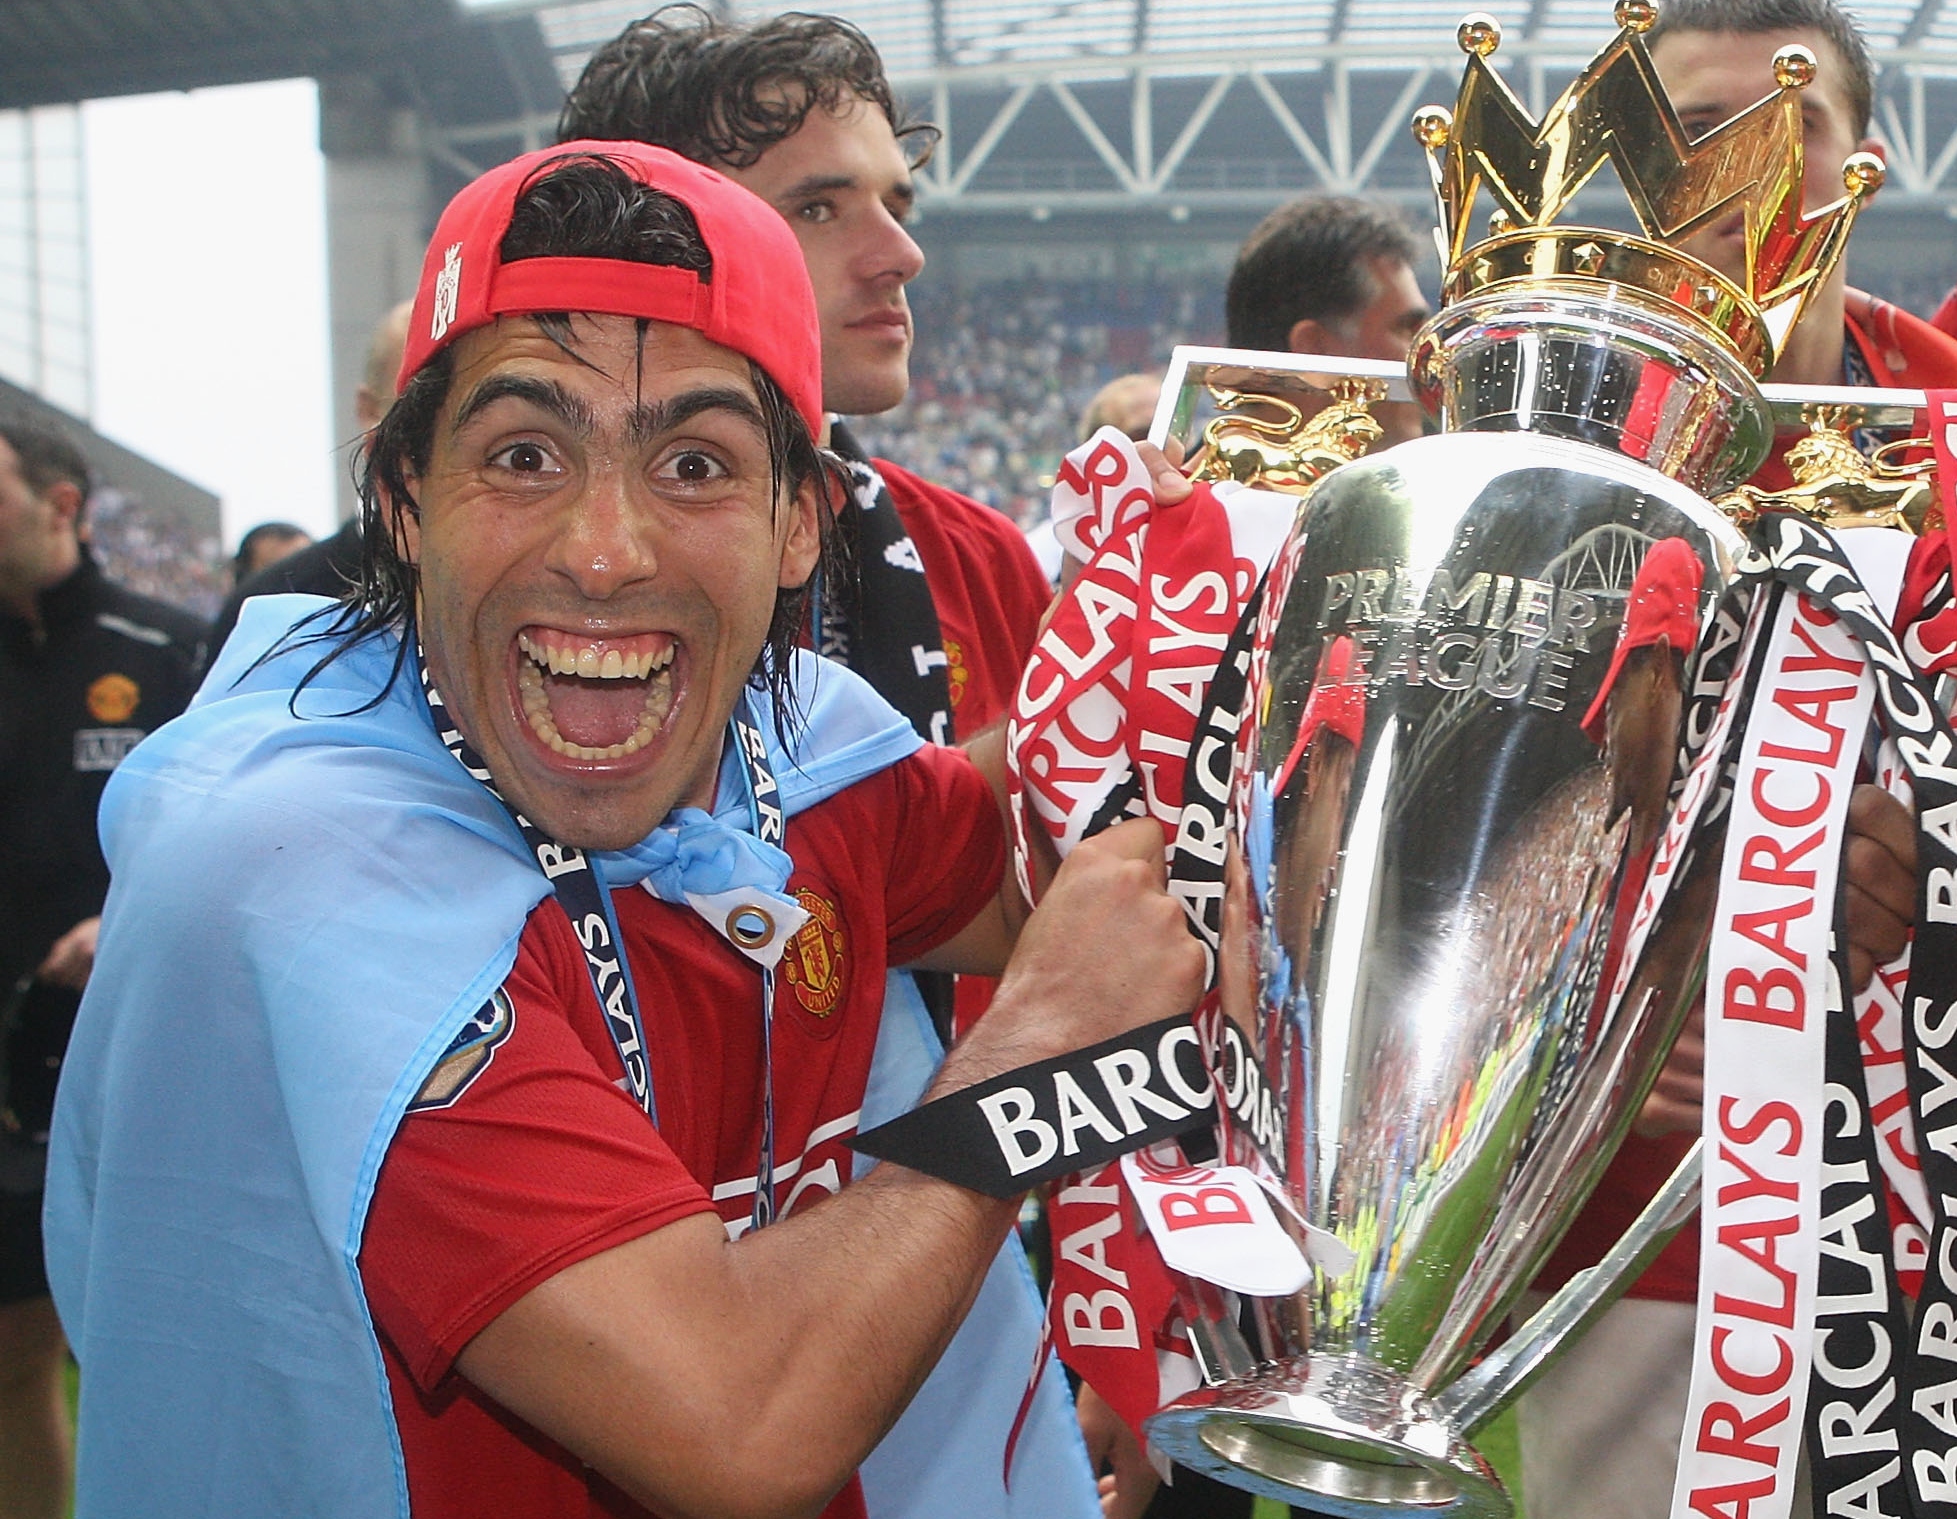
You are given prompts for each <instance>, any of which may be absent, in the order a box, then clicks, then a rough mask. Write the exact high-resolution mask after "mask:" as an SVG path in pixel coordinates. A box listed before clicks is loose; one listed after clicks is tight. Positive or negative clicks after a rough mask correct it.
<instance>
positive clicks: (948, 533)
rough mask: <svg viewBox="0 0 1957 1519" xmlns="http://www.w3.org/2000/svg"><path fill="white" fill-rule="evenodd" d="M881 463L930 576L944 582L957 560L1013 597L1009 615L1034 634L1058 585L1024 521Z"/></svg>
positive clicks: (995, 591)
mask: <svg viewBox="0 0 1957 1519" xmlns="http://www.w3.org/2000/svg"><path fill="white" fill-rule="evenodd" d="M875 464H876V467H877V471H878V473H880V474H881V475H882V476H883V479H884V483H885V484H886V485H887V486H889V487H890V499H891V501H892V502H894V503H895V504H896V507H897V512H898V515H900V516H901V517H902V518H903V519H904V526H905V528H906V529H907V530H908V531H909V532H910V535H911V537H912V539H913V540H914V541H915V542H916V543H917V547H918V553H919V554H920V555H921V556H923V559H924V573H925V577H926V578H927V579H930V578H931V577H932V575H933V574H934V572H935V573H936V574H937V576H938V579H939V581H940V582H942V579H943V575H944V570H945V569H946V568H949V565H948V564H947V561H956V562H957V563H958V564H959V565H960V566H961V572H962V574H963V576H964V578H966V579H968V580H976V581H978V582H980V583H982V584H984V585H987V586H989V587H990V588H991V594H992V595H993V596H994V597H1004V598H1008V602H1007V604H1008V606H1009V607H1010V608H1011V611H1010V612H1009V613H1008V616H1009V619H1010V620H1011V621H1012V622H1013V623H1014V624H1015V626H1016V625H1017V624H1020V623H1024V624H1025V627H1024V629H1023V630H1021V631H1023V633H1024V634H1025V635H1026V636H1029V637H1030V634H1031V628H1032V624H1033V623H1036V622H1038V620H1039V616H1040V613H1041V612H1042V611H1044V610H1045V608H1046V603H1047V599H1048V597H1049V596H1050V594H1051V591H1052V587H1051V584H1050V583H1049V582H1048V580H1047V578H1046V572H1045V571H1043V570H1042V569H1041V568H1040V561H1039V560H1038V559H1037V558H1036V557H1034V554H1033V550H1032V547H1031V546H1030V545H1029V544H1028V543H1027V542H1026V535H1025V534H1024V533H1023V532H1021V531H1020V529H1019V525H1018V524H1017V523H1015V522H1013V521H1012V519H1011V518H1009V517H1007V516H1006V515H1005V513H1003V512H998V511H994V510H993V509H992V508H991V507H989V506H987V505H985V504H984V503H983V502H981V501H974V500H973V499H972V498H971V497H970V496H961V495H959V494H958V492H957V491H955V490H948V489H946V488H945V487H944V486H942V485H933V484H932V483H931V482H930V481H929V480H925V479H922V478H920V477H919V476H917V475H915V474H912V473H911V471H909V470H907V469H905V468H904V467H903V466H902V465H899V464H892V463H891V462H890V461H889V460H888V459H878V460H876V461H875ZM934 561H936V563H935V564H934ZM936 590H937V587H935V586H934V593H935V592H936ZM1029 619H1030V620H1029ZM1015 673H1017V671H1016V670H1015Z"/></svg>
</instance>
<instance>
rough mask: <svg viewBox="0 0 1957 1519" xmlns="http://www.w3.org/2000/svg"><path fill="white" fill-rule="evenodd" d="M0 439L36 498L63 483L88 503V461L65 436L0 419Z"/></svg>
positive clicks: (21, 419) (28, 421)
mask: <svg viewBox="0 0 1957 1519" xmlns="http://www.w3.org/2000/svg"><path fill="white" fill-rule="evenodd" d="M0 438H4V439H5V440H6V442H7V447H9V448H11V449H12V450H13V451H14V457H15V458H16V459H18V460H19V461H20V477H21V479H23V480H25V481H26V482H27V487H28V489H29V490H31V491H33V492H34V493H35V494H36V495H39V494H40V493H41V492H42V491H44V490H46V489H47V488H48V487H49V486H51V485H58V484H60V483H61V482H62V481H64V480H65V481H67V482H68V483H69V484H70V485H73V486H74V487H75V488H76V489H78V490H79V491H80V492H81V493H82V500H84V501H86V500H87V499H88V493H89V491H90V490H92V489H93V488H94V485H95V481H94V479H93V477H92V476H91V475H90V474H89V472H88V460H86V459H84V458H83V457H82V451H81V450H80V449H79V448H77V447H76V446H75V443H74V440H73V439H71V438H70V437H69V436H68V435H67V434H66V433H64V432H60V431H57V430H56V429H55V428H52V427H49V426H48V425H47V424H46V423H44V422H37V421H34V420H33V419H32V418H30V417H25V416H0Z"/></svg>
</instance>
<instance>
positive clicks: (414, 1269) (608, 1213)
mask: <svg viewBox="0 0 1957 1519" xmlns="http://www.w3.org/2000/svg"><path fill="white" fill-rule="evenodd" d="M788 849H789V853H790V854H791V855H792V856H793V857H794V860H795V870H794V873H793V875H792V876H791V877H790V879H789V885H788V890H789V891H790V893H791V894H793V895H794V896H796V897H797V898H798V899H799V900H800V901H801V903H802V905H803V906H804V907H805V908H806V909H807V910H808V912H809V919H808V922H807V923H806V924H805V925H804V926H803V928H802V929H801V931H800V932H799V933H798V934H797V935H796V936H795V939H794V940H793V941H792V943H791V944H790V946H789V948H788V950H787V951H786V953H785V954H784V956H783V958H782V962H781V965H780V967H779V969H778V971H777V981H776V994H775V1019H774V1030H773V1042H774V1094H775V1096H774V1100H775V1171H774V1175H775V1183H776V1195H777V1198H778V1199H779V1201H780V1204H781V1207H782V1211H783V1212H784V1213H786V1212H792V1211H794V1210H795V1209H796V1208H798V1207H806V1206H808V1205H809V1204H810V1203H812V1202H814V1201H817V1200H819V1199H821V1198H823V1197H826V1196H828V1195H829V1194H830V1193H832V1192H834V1191H836V1190H838V1189H839V1188H840V1187H841V1186H842V1185H843V1183H844V1182H845V1181H846V1180H847V1179H848V1178H849V1175H850V1162H851V1158H852V1152H851V1151H850V1150H849V1149H848V1148H847V1146H846V1141H847V1139H848V1138H849V1137H850V1136H851V1135H852V1134H854V1133H855V1132H856V1126H857V1119H858V1115H859V1113H860V1111H861V1108H862V1103H863V1093H864V1088H865V1083H866V1081H867V1078H868V1075H869V1071H870V1062H871V1057H872V1055H873V1053H874V1050H875V1045H876V1036H877V1027H878V1023H879V1020H880V1017H881V1013H882V1008H883V993H884V973H885V968H886V966H887V965H890V964H899V963H902V962H904V961H907V960H912V959H915V958H916V957H917V956H919V955H922V954H924V953H926V952H927V951H929V950H931V949H932V948H934V947H936V946H937V945H939V944H941V943H943V942H944V941H945V940H946V939H947V938H949V937H951V936H952V935H953V934H955V933H956V932H957V931H958V930H959V929H960V928H962V927H964V925H965V924H966V923H967V922H969V921H970V920H971V918H972V916H973V915H974V914H975V912H976V911H977V909H978V908H979V907H980V906H981V905H982V904H983V903H984V902H985V901H986V900H987V899H989V897H990V896H991V895H992V894H993V893H994V892H996V890H997V888H998V883H999V879H1000V875H1001V871H1002V868H1003V863H1004V837H1003V831H1002V829H1001V827H1000V823H999V817H998V813H997V810H996V806H995V803H994V801H993V797H992V794H991V791H990V789H989V787H988V786H987V785H986V783H985V781H984V779H983V777H981V776H980V775H979V774H978V772H977V771H976V770H974V769H973V768H972V767H971V765H970V763H969V762H968V761H967V760H966V759H965V758H964V756H963V755H961V754H958V753H957V752H955V751H949V750H936V749H929V748H927V749H925V750H922V751H920V752H919V753H918V754H917V755H915V756H913V757H912V758H910V759H908V760H905V761H903V762H902V763H900V764H898V765H895V766H893V767H891V768H890V769H888V770H885V771H883V772H882V773H881V774H879V775H876V776H873V777H872V778H870V779H869V780H866V781H863V782H860V783H858V784H857V785H855V786H852V787H851V788H849V789H848V790H847V791H844V792H843V793H841V794H840V795H838V796H836V797H832V798H831V799H829V800H828V801H826V802H823V803H820V804H819V805H817V806H815V807H812V808H810V809H809V810H808V811H806V812H804V813H802V814H801V815H800V816H798V817H796V818H794V819H791V820H790V822H789V826H788ZM947 860H957V861H958V862H959V868H958V869H957V870H955V871H951V870H946V869H945V868H944V866H945V862H946V861H947ZM614 900H615V905H616V909H617V914H618V920H619V931H620V934H621V937H622V939H623V942H624V944H625V947H626V951H627V957H628V959H629V961H630V964H631V967H632V974H633V979H634V983H635V985H636V988H637V992H638V999H639V1006H640V1010H641V1014H642V1016H643V1018H644V1021H645V1024H646V1037H647V1050H648V1054H649V1056H650V1065H651V1070H652V1079H653V1087H654V1095H655V1097H656V1099H657V1106H658V1113H659V1125H658V1127H657V1129H655V1128H654V1127H653V1125H652V1124H651V1123H649V1122H648V1121H647V1119H646V1116H645V1114H644V1113H643V1112H641V1111H640V1109H639V1107H638V1106H637V1104H636V1103H635V1102H634V1101H633V1100H632V1098H631V1097H630V1096H629V1095H628V1093H627V1092H626V1091H625V1090H624V1089H623V1087H622V1086H621V1084H620V1083H621V1080H622V1077H623V1074H624V1073H623V1068H622V1066H621V1065H620V1062H619V1059H618V1055H617V1053H616V1051H615V1049H614V1048H613V1045H612V1042H611V1038H610V1035H609V1034H608V1033H607V1031H606V1028H605V1025H604V1022H603V1020H602V1016H601V1014H600V1012H599V1008H598V1003H597V999H596V997H595V995H594V994H593V991H592V987H591V980H590V975H589V973H588V971H587V970H586V967H585V961H584V955H583V952H582V950H581V949H580V947H579V945H578V942H577V939H576V937H575V936H574V935H573V933H572V932H571V928H570V924H569V921H568V920H567V919H566V918H565V916H564V913H563V911H562V910H561V909H560V908H559V907H558V905H557V904H556V903H555V902H554V901H546V902H544V903H542V904H541V905H540V906H538V907H537V908H536V910H535V911H534V912H533V913H532V914H531V915H530V919H529V921H528V923H527V924H526V925H525V927H524V931H523V937H522V943H521V947H520V949H519V951H518V954H517V959H516V964H515V966H514V967H513V968H512V969H511V972H510V975H509V977H508V979H507V980H506V981H505V983H504V985H503V987H502V989H501V991H499V993H498V994H497V996H496V997H495V998H493V999H492V1000H491V1002H490V1003H489V1005H488V1006H486V1007H485V1008H484V1009H483V1011H482V1013H481V1014H480V1015H479V1016H478V1017H477V1019H476V1020H475V1022H474V1023H473V1024H472V1025H471V1026H470V1027H469V1028H468V1029H466V1030H465V1031H464V1037H462V1038H461V1039H459V1040H458V1041H457V1043H456V1045H455V1046H454V1048H453V1049H452V1050H451V1053H450V1055H449V1056H448V1058H446V1059H445V1060H444V1061H443V1062H442V1063H441V1065H440V1066H438V1067H437V1069H436V1072H435V1074H434V1075H433V1076H432V1077H431V1078H430V1079H429V1081H428V1083H427V1085H426V1086H425V1087H424V1088H423V1091H422V1093H421V1095H420V1097H419V1098H418V1099H417V1100H416V1102H415V1103H414V1104H412V1105H411V1106H410V1109H409V1112H408V1116H407V1117H406V1119H405V1120H404V1121H403V1123H402V1125H401V1128H400V1131H399V1132H398V1134H397V1135H396V1136H395V1139H394V1142H393V1144H392V1145H391V1146H390V1148H389V1150H388V1155H387V1160H386V1162H385V1164H384V1165H383V1166H382V1168H381V1173H380V1178H379V1182H378V1184H377V1187H376V1190H375V1194H374V1201H373V1206H372V1209H371V1210H370V1212H369V1215H368V1223H367V1230H366V1235H365V1239H364V1242H363V1246H362V1251H361V1275H362V1279H363V1282H364V1284H365V1286H366V1290H367V1296H368V1301H369V1303H370V1305H371V1307H372V1310H373V1314H374V1318H375V1321H376V1324H377V1326H378V1328H379V1329H380V1333H381V1341H382V1346H383V1349H384V1351H385V1353H386V1358H387V1365H388V1373H389V1378H390V1382H391V1385H392V1388H393V1392H394V1407H395V1414H396V1418H397V1421H398V1423H399V1425H400V1430H401V1444H402V1449H403V1452H404V1455H405V1458H406V1463H407V1474H408V1486H409V1492H410V1496H411V1499H412V1502H413V1508H414V1512H415V1514H416V1515H417V1519H427V1516H434V1519H449V1516H453V1519H463V1516H472V1519H473V1516H478V1515H482V1514H490V1513H494V1514H502V1515H510V1516H523V1519H532V1516H538V1519H541V1516H549V1519H559V1516H571V1515H578V1516H584V1515H590V1514H604V1515H638V1514H642V1513H643V1512H644V1511H643V1510H642V1509H641V1508H639V1507H638V1506H637V1505H635V1504H634V1503H633V1502H632V1501H631V1500H630V1499H628V1498H626V1497H625V1496H624V1495H622V1494H620V1493H618V1492H617V1491H616V1490H615V1489H612V1488H611V1487H610V1486H609V1485H608V1484H606V1483H605V1482H604V1481H603V1479H601V1478H598V1477H596V1476H595V1475H594V1474H592V1473H590V1472H589V1471H587V1470H586V1469H585V1468H584V1467H583V1466H582V1465H581V1464H580V1463H579V1461H578V1460H577V1459H576V1458H575V1457H573V1456H571V1455H570V1454H569V1453H567V1452H565V1451H563V1450H561V1449H560V1448H558V1447H556V1446H554V1445H552V1444H551V1443H550V1442H549V1441H548V1440H546V1439H545V1438H544V1437H543V1436H541V1435H540V1434H538V1433H537V1432H535V1431H534V1430H531V1429H528V1428H527V1427H525V1426H523V1425H521V1424H520V1423H519V1422H518V1421H516V1420H515V1419H514V1418H513V1417H512V1416H510V1415H509V1414H507V1413H505V1412H503V1411H502V1410H500V1409H498V1408H497V1407H496V1406H495V1405H494V1404H492V1403H490V1402H489V1401H488V1400H487V1399H485V1398H483V1397H482V1396H481V1395H480V1394H478V1393H477V1392H476V1391H475V1390H474V1389H473V1388H471V1387H470V1386H468V1384H467V1383H465V1382H463V1381H462V1380H461V1379H460V1378H459V1377H457V1376H454V1375H452V1373H451V1368H452V1366H453V1363H454V1360H455V1357H456V1356H457V1354H458V1353H460V1351H461V1350H462V1348H463V1347H464V1346H465V1345H466V1344H467V1343H468V1342H469V1340H470V1338H471V1337H473V1336H474V1335H475V1334H476V1333H477V1332H478V1331H479V1330H480V1329H481V1328H482V1327H483V1326H484V1325H486V1324H487V1323H489V1321H490V1320H491V1319H493V1318H495V1317H496V1316H497V1315H498V1314H499V1313H501V1312H502V1311H503V1310H504V1309H505V1308H507V1307H509V1306H510V1304H512V1303H513V1302H515V1301H516V1300H517V1299H518V1298H519V1297H521V1296H522V1295H523V1294H524V1293H525V1292H527V1291H529V1290H530V1289H531V1288H532V1287H534V1286H536V1285H537V1284H538V1283H540V1282H542V1281H544V1280H545V1279H546V1278H548V1277H550V1276H552V1275H553V1274H555V1273H556V1272H558V1271H561V1270H562V1269H563V1268H564V1267H566V1266H568V1265H571V1264H572V1263H574V1262H576V1261H579V1260H582V1259H585V1258H586V1257H588V1256H591V1255H594V1254H596V1253H598V1252H600V1251H602V1250H606V1249H608V1248H610V1247H612V1246H614V1245H617V1244H622V1243H624V1242H625V1241H627V1240H630V1239H633V1238H636V1237H638V1236H639V1235H642V1234H645V1233H647V1232H649V1231H651V1230H654V1229H657V1228H660V1227H662V1226H663V1225H666V1224H669V1223H672V1222H674V1221H676V1220H678V1219H681V1218H684V1217H687V1216H690V1215H692V1214H695V1213H700V1212H704V1211H706V1210H708V1209H710V1208H711V1209H714V1210H716V1211H718V1213H719V1215H720V1217H721V1219H722V1220H723V1222H724V1223H725V1225H726V1227H727V1229H728V1232H729V1233H730V1234H732V1235H738V1234H740V1233H741V1232H743V1231H744V1230H745V1229H746V1228H747V1225H748V1220H749V1213H750V1209H751V1207H752V1205H753V1198H754V1187H755V1173H756V1164H757V1158H758V1154H759V1149H760V1136H761V1118H762V1091H763V1083H762V1080H761V1076H762V1071H761V1058H762V1055H761V1050H762V1045H761V1006H762V1003H761V971H760V970H759V968H758V967H756V966H755V965H754V964H753V963H751V962H750V961H748V960H746V959H745V958H743V957H742V956H740V955H739V954H737V953H736V952H735V951H734V950H733V949H732V948H730V947H729V946H728V945H727V944H726V943H725V942H724V941H723V940H722V939H721V938H720V937H719V935H718V934H716V933H715V932H714V931H713V930H712V929H711V928H709V927H708V926H707V925H706V924H705V923H704V922H703V921H702V920H701V919H700V918H699V917H698V916H696V915H695V914H694V913H693V912H692V911H691V910H690V909H687V908H682V907H673V906H669V905H668V904H666V903H663V902H660V901H658V900H656V899H655V898H653V897H652V896H651V895H649V894H648V893H646V892H645V891H643V890H639V889H637V888H634V889H631V890H626V891H621V892H618V893H616V895H615V898H614ZM829 1513H830V1514H831V1515H832V1516H837V1519H840V1516H844V1515H853V1514H860V1513H861V1499H860V1496H859V1495H858V1494H857V1490H856V1486H855V1484H854V1483H852V1484H851V1485H850V1487H849V1488H847V1489H845V1491H844V1492H843V1493H842V1494H841V1495H839V1497H838V1498H837V1500H836V1502H835V1503H834V1504H832V1505H831V1507H830V1509H829Z"/></svg>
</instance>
